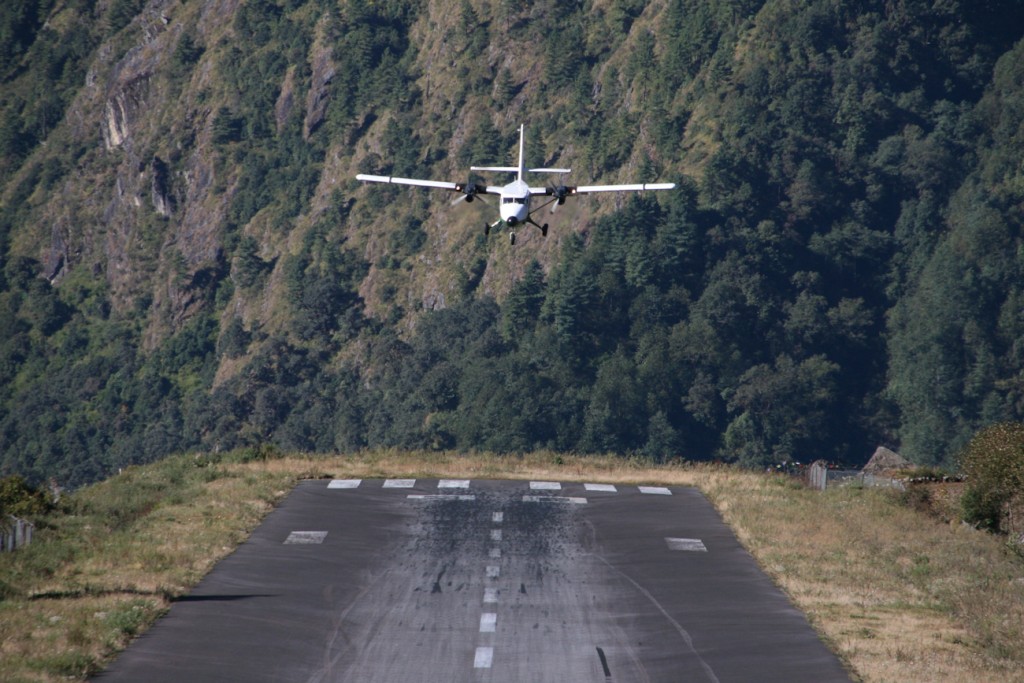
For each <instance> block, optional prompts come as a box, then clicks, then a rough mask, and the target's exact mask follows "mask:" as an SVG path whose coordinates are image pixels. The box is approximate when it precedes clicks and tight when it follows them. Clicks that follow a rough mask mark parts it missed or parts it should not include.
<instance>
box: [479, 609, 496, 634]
mask: <svg viewBox="0 0 1024 683" xmlns="http://www.w3.org/2000/svg"><path fill="white" fill-rule="evenodd" d="M497 627H498V615H497V614H495V613H494V612H484V613H483V614H481V615H480V633H494V631H495V630H496V629H497Z"/></svg>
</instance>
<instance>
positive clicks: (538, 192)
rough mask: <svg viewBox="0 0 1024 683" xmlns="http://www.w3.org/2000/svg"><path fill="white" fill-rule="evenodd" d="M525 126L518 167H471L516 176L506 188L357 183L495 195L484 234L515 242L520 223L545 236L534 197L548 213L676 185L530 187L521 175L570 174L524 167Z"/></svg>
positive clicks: (389, 179)
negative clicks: (583, 201)
mask: <svg viewBox="0 0 1024 683" xmlns="http://www.w3.org/2000/svg"><path fill="white" fill-rule="evenodd" d="M525 128H526V126H525V125H522V126H519V165H518V166H470V170H472V171H497V172H503V173H515V174H516V179H515V180H513V181H512V182H511V183H509V184H508V185H479V184H477V183H447V182H442V181H439V180H419V179H417V178H398V177H396V176H384V175H367V174H365V173H360V174H359V175H357V176H356V179H357V180H364V181H366V182H370V183H392V184H395V185H416V186H419V187H435V188H440V189H442V190H451V191H452V192H460V193H462V196H461V197H459V198H458V199H456V200H455V201H454V202H452V204H457V203H458V202H460V201H462V200H465V201H467V202H471V201H473V199H474V198H475V197H477V196H478V195H484V194H495V195H498V196H500V197H501V205H500V206H499V207H498V210H499V213H500V215H501V218H499V219H498V220H497V221H495V222H494V223H491V224H488V225H486V226H485V227H484V233H485V234H490V232H491V230H492V229H493V228H496V227H498V226H499V225H507V226H508V227H509V228H510V229H511V230H510V231H509V233H508V238H509V241H510V242H511V243H512V244H515V243H516V233H515V228H516V226H518V225H520V224H522V223H529V224H530V225H534V226H536V227H537V228H539V229H540V231H541V234H543V235H544V236H545V237H547V234H548V224H547V223H544V224H543V225H541V224H539V223H537V222H536V221H535V220H533V213H534V210H531V208H530V206H531V202H532V200H533V198H534V197H535V196H543V197H551V199H549V200H548V201H546V202H544V203H543V204H541V205H540V206H538V207H537V210H540V209H543V208H544V207H545V206H549V205H551V213H554V212H555V208H556V207H558V206H561V205H562V204H564V203H565V198H566V197H569V196H572V195H577V194H587V193H588V192H642V191H645V190H671V189H673V188H674V187H675V186H676V184H675V183H635V184H632V185H579V186H571V185H557V186H554V187H530V186H529V185H528V184H527V183H526V180H525V179H524V176H525V175H526V174H527V173H569V172H570V171H571V169H568V168H526V162H525V161H524V160H523V146H524V139H525V135H526V134H525Z"/></svg>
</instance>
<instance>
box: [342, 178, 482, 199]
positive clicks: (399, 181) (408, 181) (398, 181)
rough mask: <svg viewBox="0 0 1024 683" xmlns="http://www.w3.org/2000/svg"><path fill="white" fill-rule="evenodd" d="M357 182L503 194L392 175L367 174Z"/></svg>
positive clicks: (460, 184)
mask: <svg viewBox="0 0 1024 683" xmlns="http://www.w3.org/2000/svg"><path fill="white" fill-rule="evenodd" d="M356 180H363V181H365V182H368V183H390V184H392V185H415V186H416V187H434V188H438V189H441V190H451V191H452V192H462V193H464V194H465V193H467V192H468V191H469V190H472V194H501V188H500V187H497V186H492V185H487V186H484V185H473V184H471V183H446V182H444V181H441V180H420V179H418V178H399V177H397V176H390V175H368V174H366V173H360V174H359V175H357V176H356Z"/></svg>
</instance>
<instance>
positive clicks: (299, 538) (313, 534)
mask: <svg viewBox="0 0 1024 683" xmlns="http://www.w3.org/2000/svg"><path fill="white" fill-rule="evenodd" d="M325 538H327V532H326V531H293V532H291V533H290V534H288V538H286V539H284V542H285V543H286V544H288V545H309V544H313V543H323V542H324V539H325Z"/></svg>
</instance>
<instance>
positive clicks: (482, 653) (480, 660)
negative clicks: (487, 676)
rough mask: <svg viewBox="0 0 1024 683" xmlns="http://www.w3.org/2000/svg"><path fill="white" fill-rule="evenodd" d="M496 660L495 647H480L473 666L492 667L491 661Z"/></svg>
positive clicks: (474, 657)
mask: <svg viewBox="0 0 1024 683" xmlns="http://www.w3.org/2000/svg"><path fill="white" fill-rule="evenodd" d="M493 661H494V648H493V647H478V648H477V649H476V654H475V655H474V656H473V668H474V669H490V668H491V663H492V662H493Z"/></svg>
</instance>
